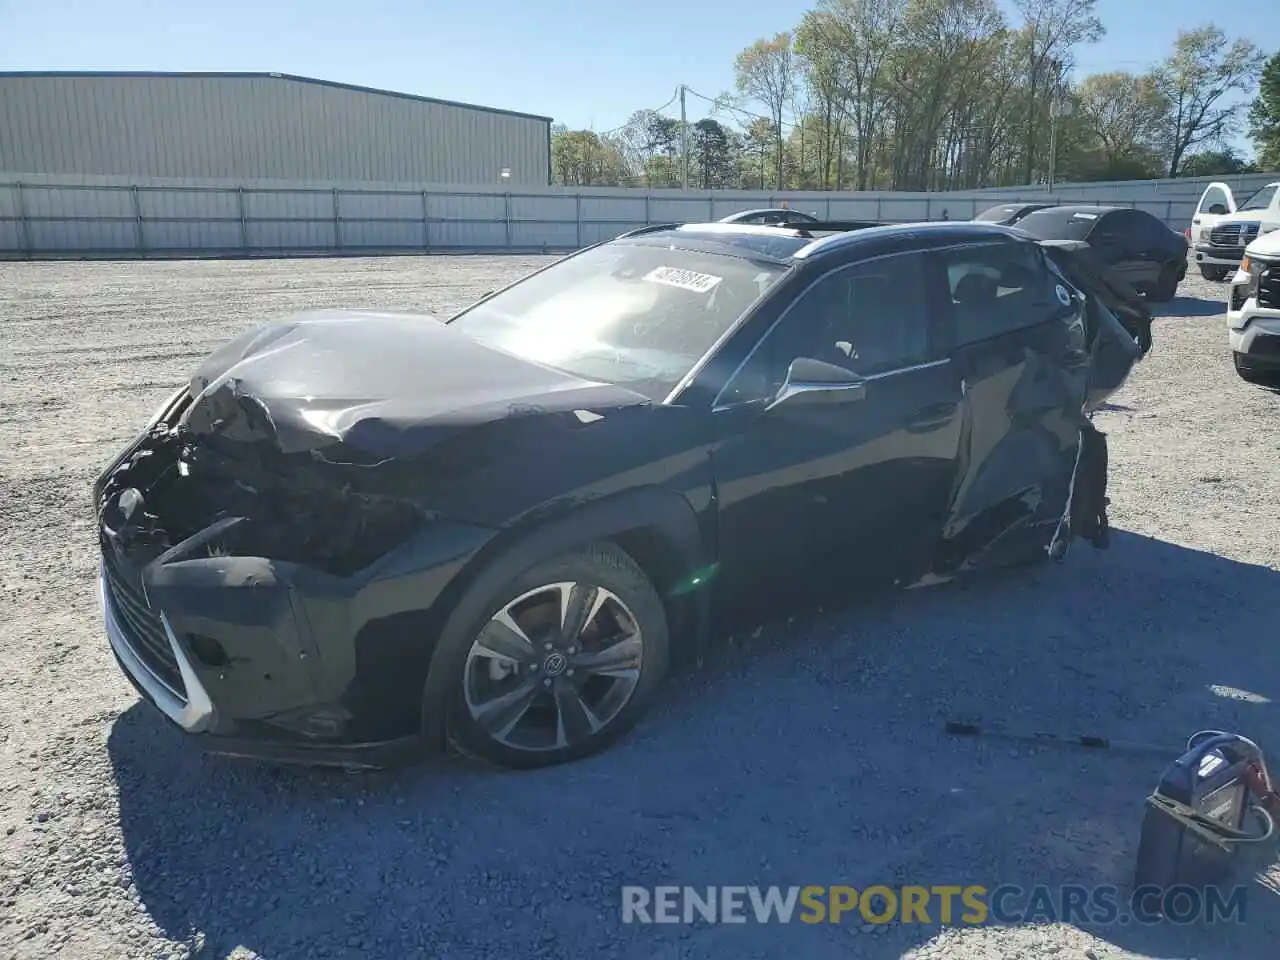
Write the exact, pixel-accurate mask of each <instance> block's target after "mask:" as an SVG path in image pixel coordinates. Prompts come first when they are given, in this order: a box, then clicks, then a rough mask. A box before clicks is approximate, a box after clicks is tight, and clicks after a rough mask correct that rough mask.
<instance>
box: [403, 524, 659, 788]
mask: <svg viewBox="0 0 1280 960" xmlns="http://www.w3.org/2000/svg"><path fill="white" fill-rule="evenodd" d="M502 562H503V561H502V560H501V559H499V560H498V561H497V564H498V565H499V566H501V564H502ZM584 618H585V619H584ZM566 621H567V623H566ZM513 628H514V629H513ZM668 646H669V644H668V632H667V617H666V611H665V609H664V607H663V603H662V599H661V598H660V597H659V596H658V593H657V591H656V590H654V588H653V585H652V584H651V583H650V582H649V579H648V577H646V576H645V574H644V572H643V571H642V570H641V569H640V567H639V565H637V564H636V562H635V561H634V560H632V559H631V557H630V556H629V555H628V554H626V553H625V552H624V551H623V550H621V549H620V548H618V547H616V546H614V545H613V544H610V543H601V544H596V545H592V546H589V547H585V548H583V549H581V550H577V551H573V552H570V553H566V554H563V555H561V556H558V557H555V558H553V559H550V560H546V561H543V562H541V563H536V564H535V565H533V566H531V567H530V568H529V569H527V570H525V571H524V572H522V573H517V574H516V575H515V576H513V577H510V578H509V579H507V580H506V581H505V582H504V583H500V585H498V586H496V587H495V584H494V579H493V578H492V577H486V576H485V575H484V574H482V575H481V576H480V577H479V579H478V580H477V582H476V583H475V584H474V585H473V586H472V587H471V588H470V589H469V590H468V591H467V594H466V595H465V596H464V597H463V599H462V600H461V601H460V602H459V604H458V606H457V608H456V609H455V612H454V615H453V616H451V617H450V618H449V622H448V623H447V624H446V626H445V628H444V631H443V632H442V634H441V637H440V641H439V646H438V648H437V650H436V654H435V656H434V657H433V659H432V665H431V676H430V677H429V678H428V681H427V686H428V690H431V689H434V690H436V691H443V693H444V698H445V702H444V704H443V711H444V722H445V733H446V736H447V738H448V741H449V743H450V744H451V745H452V746H453V747H454V748H455V749H456V750H458V751H459V752H460V753H463V754H465V755H467V756H470V757H473V758H476V759H481V760H485V761H488V762H490V763H493V764H497V765H498V766H503V767H511V768H515V769H532V768H536V767H546V766H553V765H556V764H560V763H567V762H570V761H573V760H579V759H582V758H584V757H587V756H590V755H592V754H595V753H599V752H600V751H602V750H604V749H605V748H607V747H609V746H610V745H612V744H613V743H614V742H615V741H617V740H618V739H619V738H620V737H622V736H623V735H624V734H625V733H627V732H628V731H629V730H630V729H631V728H632V727H633V726H635V724H636V722H637V721H638V720H639V719H640V717H641V716H642V715H643V713H644V712H645V710H646V708H647V707H648V705H649V702H650V701H651V700H652V697H653V694H654V692H655V691H656V690H657V688H658V686H659V684H660V683H661V681H662V678H663V676H664V675H665V674H666V670H667V662H668ZM606 651H607V652H606ZM428 696H431V694H430V693H428ZM431 706H432V704H430V703H428V704H427V707H428V708H430V707H431ZM436 706H439V704H436Z"/></svg>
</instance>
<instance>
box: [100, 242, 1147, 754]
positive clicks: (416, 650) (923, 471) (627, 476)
mask: <svg viewBox="0 0 1280 960" xmlns="http://www.w3.org/2000/svg"><path fill="white" fill-rule="evenodd" d="M842 229H843V228H841V227H839V226H836V225H831V226H830V229H829V232H825V233H824V232H823V227H822V225H821V224H805V225H803V227H798V226H796V225H788V226H779V227H763V226H740V225H733V224H695V225H685V226H681V227H661V228H656V229H649V230H642V231H637V232H635V233H633V234H628V235H624V236H623V237H620V238H618V239H615V240H613V241H609V242H607V243H603V244H600V245H597V246H594V247H591V248H588V249H586V250H583V251H580V252H578V253H577V254H574V255H572V256H569V257H567V258H565V259H563V260H560V261H558V262H556V263H554V264H553V265H551V266H549V267H547V268H545V269H543V270H541V271H539V272H537V273H535V274H533V275H531V276H529V277H527V278H525V279H523V280H521V281H519V282H517V283H515V284H514V285H511V286H509V287H507V288H505V289H503V290H500V291H498V292H496V293H493V294H491V295H489V296H487V297H486V298H485V299H483V300H481V301H479V302H478V303H476V304H474V305H473V306H471V307H469V308H467V309H466V310H463V311H462V312H461V313H460V314H458V315H457V316H455V317H453V318H452V319H449V320H447V321H440V320H437V319H433V318H431V317H428V316H415V315H397V314H380V313H351V312H325V313H315V314H310V315H304V316H302V317H299V318H297V319H295V320H291V321H288V322H283V323H276V324H272V325H268V326H264V327H260V328H258V329H253V330H250V331H248V332H246V333H244V334H243V335H241V336H240V337H238V338H236V339H235V340H233V341H232V342H230V343H228V344H227V345H225V346H224V347H222V348H221V349H219V350H218V351H217V352H216V353H214V354H213V355H212V356H210V357H209V358H208V359H207V360H206V361H205V362H204V363H203V365H202V366H200V368H199V369H198V370H197V371H196V372H195V374H194V376H193V377H192V379H191V381H190V382H189V383H188V384H186V385H184V386H183V387H182V388H181V389H180V390H178V391H177V392H176V393H175V394H174V395H173V397H172V399H171V400H170V401H169V402H168V403H166V404H165V405H164V407H163V409H161V410H160V411H158V412H157V413H156V415H155V417H154V418H153V420H152V422H151V423H150V424H149V425H148V426H147V428H146V429H145V431H144V432H143V433H142V434H141V435H140V436H139V437H138V438H137V439H136V440H135V441H134V442H132V443H131V444H129V445H128V447H127V448H126V449H125V450H123V451H122V452H121V454H120V456H119V457H118V458H117V459H116V460H115V461H114V462H113V463H112V464H111V465H110V466H109V468H108V469H107V470H106V471H105V472H104V474H103V475H102V476H101V477H100V478H99V480H98V481H97V483H96V486H95V499H96V503H97V511H98V530H99V539H100V544H101V555H102V556H101V559H102V568H101V591H102V600H103V606H104V613H105V620H106V632H107V637H108V640H109V642H110V645H111V648H112V650H113V651H114V653H115V655H116V656H117V658H118V660H119V662H120V664H121V666H122V668H123V670H124V672H125V673H126V674H127V675H128V676H129V677H130V678H131V680H132V681H133V683H134V684H135V686H136V687H137V688H138V689H139V691H140V692H141V694H142V695H143V696H144V697H145V698H146V699H147V700H149V701H150V702H151V703H153V704H154V705H155V706H157V707H158V708H159V709H160V710H161V711H162V712H163V713H164V714H165V715H166V716H167V717H168V718H169V719H170V720H171V721H173V722H174V723H175V724H176V725H177V726H178V727H180V728H181V729H183V730H185V731H187V732H188V733H189V734H191V735H192V737H193V739H194V740H196V741H198V742H200V743H202V744H203V745H205V746H206V747H207V748H209V749H210V750H212V751H215V752H219V753H225V754H233V755H254V756H260V757H267V758H274V759H281V760H298V761H303V762H315V763H336V764H344V765H353V766H361V765H365V766H383V765H387V764H390V763H394V762H396V761H399V760H402V759H407V758H409V757H412V756H416V755H419V753H420V752H421V751H424V750H434V749H441V748H443V747H445V745H446V744H449V743H451V744H453V745H454V746H455V747H456V748H458V749H460V750H461V751H463V752H465V753H467V754H470V755H472V756H478V757H481V758H485V759H487V760H490V761H493V762H496V763H498V764H503V765H508V766H517V767H521V766H526V767H527V766H538V765H543V764H550V763H556V762H561V761H565V760H571V759H574V758H578V757H582V756H585V755H587V754H590V753H592V752H594V751H597V750H599V749H601V748H603V747H604V746H606V745H607V744H609V743H610V742H612V741H614V740H615V739H616V738H617V737H619V736H620V735H621V734H623V733H624V732H625V731H626V730H627V729H628V728H629V727H631V726H632V725H633V724H634V723H635V721H636V720H637V719H638V718H639V716H640V715H641V713H642V712H643V711H644V709H645V708H646V706H647V705H648V704H649V703H650V702H651V700H652V698H653V695H654V691H655V690H656V688H657V687H658V685H659V682H660V681H661V680H662V678H663V676H664V674H665V673H666V672H667V670H668V666H669V665H670V664H675V663H680V662H687V661H691V660H696V658H697V657H698V655H699V651H700V650H701V649H702V645H703V644H704V642H705V638H706V637H707V634H708V624H709V623H710V622H711V621H712V618H713V616H714V615H715V612H716V611H717V610H721V609H723V607H722V606H721V605H722V604H726V603H733V602H734V598H735V597H743V596H744V595H745V594H744V591H752V592H753V593H754V594H755V595H759V594H760V592H762V591H769V590H770V589H771V588H772V586H773V585H774V584H776V583H778V582H780V579H781V578H782V577H783V576H784V575H789V574H792V573H794V572H795V571H798V570H803V569H812V568H813V565H814V564H818V565H820V566H821V567H822V568H823V569H825V570H826V571H827V573H829V574H830V573H834V574H835V575H836V576H837V577H838V578H841V580H842V582H844V581H846V580H847V582H848V583H849V584H850V585H852V584H854V583H855V582H860V581H865V582H871V581H875V580H878V579H885V580H890V579H891V580H894V581H897V582H899V583H918V582H932V581H936V580H938V579H947V578H950V577H953V576H955V575H957V574H960V573H962V572H963V571H967V570H970V569H976V568H981V567H984V566H992V565H1004V564H1010V563H1019V562H1026V561H1031V560H1035V559H1037V558H1042V557H1046V556H1061V554H1062V553H1063V551H1064V550H1065V549H1066V546H1067V544H1068V543H1069V542H1070V541H1071V540H1072V539H1074V538H1080V537H1083V538H1086V539H1088V540H1091V541H1093V542H1094V543H1095V544H1096V545H1104V544H1105V541H1106V515H1105V484H1106V469H1107V468H1106V445H1105V440H1104V438H1103V436H1102V435H1101V434H1100V433H1098V432H1097V431H1096V430H1094V428H1093V427H1092V425H1091V423H1090V412H1091V411H1092V410H1093V409H1094V408H1095V407H1096V406H1097V405H1098V404H1100V403H1101V402H1102V401H1103V400H1104V399H1105V398H1106V397H1107V396H1110V395H1111V393H1112V392H1113V391H1114V390H1115V389H1116V388H1117V387H1118V386H1119V385H1120V384H1121V383H1122V382H1123V381H1124V379H1125V377H1126V376H1127V375H1128V373H1129V371H1130V368H1131V366H1132V364H1133V363H1134V362H1135V360H1136V359H1137V358H1138V356H1139V353H1140V351H1139V348H1138V346H1137V344H1135V343H1134V340H1133V338H1132V336H1131V335H1130V332H1128V331H1126V329H1125V328H1124V326H1123V325H1122V323H1121V321H1120V320H1118V319H1117V317H1116V315H1115V314H1114V313H1113V312H1112V311H1110V310H1109V309H1107V307H1106V305H1105V300H1104V299H1100V298H1099V297H1097V296H1094V295H1093V294H1091V293H1090V291H1089V290H1088V289H1087V287H1088V282H1087V276H1086V275H1085V274H1081V277H1084V279H1077V281H1076V282H1072V281H1069V280H1068V279H1067V277H1066V276H1065V275H1064V274H1065V273H1066V272H1067V271H1063V270H1062V269H1061V268H1060V267H1059V266H1058V265H1055V263H1054V261H1053V260H1052V259H1050V257H1049V256H1047V255H1046V251H1045V249H1044V248H1043V247H1042V246H1040V245H1039V244H1038V243H1036V242H1035V241H1033V240H1031V239H1029V238H1027V237H1025V236H1023V235H1019V234H1018V233H1016V232H1015V231H1013V230H1010V229H1008V228H1004V227H997V226H990V225H984V224H974V223H950V224H919V225H907V226H885V227H875V228H871V229H863V230H851V231H850V230H844V231H843V232H842ZM1055 256H1058V257H1062V256H1069V254H1065V253H1062V252H1058V253H1056V254H1055Z"/></svg>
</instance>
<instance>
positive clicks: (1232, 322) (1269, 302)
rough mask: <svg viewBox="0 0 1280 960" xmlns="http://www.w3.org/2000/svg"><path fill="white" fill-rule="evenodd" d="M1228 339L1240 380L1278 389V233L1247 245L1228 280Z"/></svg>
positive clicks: (1279, 262) (1279, 284)
mask: <svg viewBox="0 0 1280 960" xmlns="http://www.w3.org/2000/svg"><path fill="white" fill-rule="evenodd" d="M1227 338H1228V340H1229V342H1230V344H1231V357H1232V359H1233V360H1234V361H1235V365H1236V372H1237V373H1238V374H1240V376H1241V378H1243V379H1244V380H1247V381H1249V382H1250V383H1260V384H1264V385H1267V386H1280V231H1276V232H1272V233H1270V234H1268V235H1267V236H1264V237H1259V238H1258V239H1257V240H1254V241H1253V242H1252V243H1250V244H1249V247H1248V249H1247V250H1245V255H1244V260H1243V261H1242V262H1241V263H1240V269H1239V270H1237V271H1236V273H1235V276H1233V277H1232V278H1231V287H1230V289H1229V292H1228V293H1227Z"/></svg>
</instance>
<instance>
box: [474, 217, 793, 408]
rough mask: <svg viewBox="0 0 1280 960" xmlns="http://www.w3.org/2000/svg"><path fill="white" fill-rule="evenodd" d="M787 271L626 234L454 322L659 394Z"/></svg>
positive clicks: (551, 360)
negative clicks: (633, 238)
mask: <svg viewBox="0 0 1280 960" xmlns="http://www.w3.org/2000/svg"><path fill="white" fill-rule="evenodd" d="M786 269H787V268H786V267H785V266H784V265H782V264H779V263H769V262H766V261H756V260H751V259H746V258H743V257H736V256H730V255H727V254H717V253H708V252H704V251H700V250H697V251H695V250H685V249H673V248H672V247H670V246H664V245H659V244H657V243H651V242H630V241H621V242H615V243H609V244H605V245H604V246H600V247H596V248H594V249H591V250H587V251H585V252H583V253H580V254H578V255H576V256H572V257H569V258H567V259H565V260H562V261H561V262H559V263H557V264H555V265H553V266H551V267H548V268H547V269H546V270H544V271H542V272H541V273H537V274H534V275H533V276H531V277H529V278H527V279H525V280H523V281H521V282H520V283H518V284H516V285H515V286H513V287H509V288H508V289H506V290H503V291H502V292H500V293H497V294H495V295H494V296H493V297H490V298H489V299H488V300H485V301H483V302H481V303H478V304H476V305H475V306H473V307H471V308H470V309H468V310H465V311H463V312H462V313H460V314H458V316H456V317H454V318H453V320H451V321H450V323H451V324H453V325H455V326H457V327H458V328H459V329H460V330H462V331H463V332H464V333H466V334H467V335H468V336H470V337H472V338H474V339H476V340H479V341H480V342H481V343H484V344H486V345H488V346H490V347H494V348H495V349H498V350H502V351H503V352H504V353H509V354H513V355H514V356H517V357H521V358H522V359H525V360H532V361H534V362H535V363H540V364H543V365H545V366H548V367H554V368H555V369H557V370H562V371H564V372H566V373H570V374H573V375H574V376H578V377H583V378H584V379H588V380H594V381H597V382H604V383H614V384H620V385H624V386H627V387H629V388H631V389H633V390H636V391H637V392H639V393H643V394H644V395H645V396H648V397H650V398H651V399H654V400H660V399H662V398H663V397H665V396H666V395H667V394H668V393H670V391H671V390H672V389H673V388H674V387H675V385H676V384H677V383H679V382H680V380H681V379H682V378H683V377H684V375H685V374H686V373H688V372H689V371H690V370H691V369H692V368H693V365H694V364H695V363H697V362H698V360H699V359H700V358H701V357H702V355H703V354H705V353H706V352H707V350H708V349H710V347H711V346H712V345H713V344H714V343H715V342H716V340H717V339H719V337H720V336H721V334H723V333H724V332H725V331H726V330H728V329H729V328H730V327H731V326H733V324H734V323H735V322H736V321H737V320H738V318H739V317H741V316H742V315H743V314H744V313H745V312H746V311H747V310H748V309H749V308H750V307H751V305H752V304H754V303H755V302H756V300H758V299H759V298H760V296H761V295H762V294H763V293H764V292H765V291H766V290H767V289H768V288H769V287H770V286H772V285H773V284H774V283H775V282H776V281H777V280H778V278H779V277H781V276H782V275H783V274H784V273H785V272H786Z"/></svg>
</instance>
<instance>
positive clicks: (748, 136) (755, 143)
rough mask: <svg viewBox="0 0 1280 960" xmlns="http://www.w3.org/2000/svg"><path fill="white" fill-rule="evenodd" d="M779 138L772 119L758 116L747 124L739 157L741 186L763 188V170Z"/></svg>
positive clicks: (752, 188)
mask: <svg viewBox="0 0 1280 960" xmlns="http://www.w3.org/2000/svg"><path fill="white" fill-rule="evenodd" d="M780 139H781V138H780V137H779V136H778V131H777V128H776V127H775V126H774V125H773V123H772V121H769V120H765V119H764V118H760V119H757V120H753V121H752V122H751V123H750V124H748V125H747V129H746V133H745V134H744V135H743V148H742V159H741V169H742V186H743V187H745V188H746V189H748V190H756V189H758V190H763V189H764V187H765V170H767V169H768V167H769V161H770V155H771V154H773V153H774V151H775V150H776V149H777V144H778V143H779V142H780Z"/></svg>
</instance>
